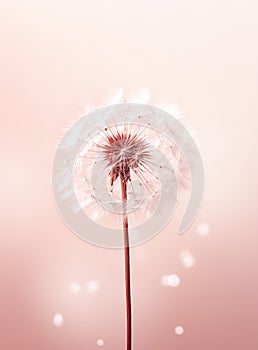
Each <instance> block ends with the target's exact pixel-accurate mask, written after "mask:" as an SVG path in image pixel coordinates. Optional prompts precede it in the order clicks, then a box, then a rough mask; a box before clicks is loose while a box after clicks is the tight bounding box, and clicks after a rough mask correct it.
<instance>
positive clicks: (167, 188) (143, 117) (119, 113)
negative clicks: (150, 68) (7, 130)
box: [53, 88, 202, 247]
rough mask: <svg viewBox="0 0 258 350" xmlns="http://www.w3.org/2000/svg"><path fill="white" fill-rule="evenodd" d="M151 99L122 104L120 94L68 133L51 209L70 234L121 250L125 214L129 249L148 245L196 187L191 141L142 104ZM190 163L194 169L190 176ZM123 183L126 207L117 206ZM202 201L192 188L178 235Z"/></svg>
mask: <svg viewBox="0 0 258 350" xmlns="http://www.w3.org/2000/svg"><path fill="white" fill-rule="evenodd" d="M150 97H151V96H150V93H149V91H148V90H147V89H143V90H141V91H139V92H137V93H136V94H135V95H134V96H129V97H128V98H127V100H129V101H130V102H129V103H127V102H126V97H125V94H124V89H123V88H120V89H119V90H118V91H116V92H115V94H114V95H113V96H110V98H109V105H108V106H105V107H103V108H99V109H96V110H94V111H92V112H90V113H88V114H87V115H86V116H84V117H82V118H81V119H80V120H79V121H78V122H76V123H75V124H74V125H73V126H72V127H71V128H70V129H68V131H67V132H66V134H65V136H64V137H63V139H62V140H61V142H60V144H59V147H58V150H57V152H56V157H55V162H54V167H53V189H54V195H55V199H56V201H57V206H58V208H59V209H60V212H61V214H62V215H64V216H66V218H67V220H65V221H66V223H67V224H68V226H69V227H72V230H73V231H74V232H75V233H77V234H78V235H79V236H80V237H81V238H83V239H86V240H89V241H90V242H93V243H95V244H97V245H101V246H102V245H104V246H107V245H109V244H110V246H112V247H115V246H119V247H121V246H122V243H123V242H122V239H121V235H120V234H119V232H120V231H119V230H121V216H122V215H123V213H125V212H126V213H127V215H128V218H129V221H130V238H131V242H132V245H136V244H137V242H139V241H142V242H143V241H146V240H147V239H149V238H151V237H152V236H154V235H155V234H156V233H158V232H159V231H160V230H161V229H162V227H164V226H165V225H166V224H167V222H168V220H169V219H170V218H171V217H172V215H173V212H174V209H175V207H176V205H177V203H178V202H179V200H180V196H181V193H182V190H183V189H187V188H189V184H190V182H192V183H193V182H195V183H196V181H199V182H200V184H201V185H200V186H199V187H200V188H201V187H202V163H201V161H200V155H199V153H198V150H197V149H196V147H195V144H194V141H193V140H192V138H191V135H190V134H189V132H188V131H187V130H186V128H185V127H184V126H183V125H182V124H181V123H180V122H179V121H178V120H177V119H176V118H175V117H174V116H173V115H170V114H168V113H167V112H165V111H164V110H161V109H159V108H156V107H152V106H150V105H146V104H145V103H147V102H149V101H150ZM171 110H173V109H171ZM175 114H176V112H175ZM196 154H197V155H196ZM195 164H197V167H196V168H197V170H198V169H200V171H199V172H198V171H196V173H194V172H193V167H194V166H195ZM198 167H199V168H198ZM118 180H119V181H118ZM121 181H122V183H123V182H124V183H126V185H127V199H126V203H122V201H121ZM197 187H198V186H197ZM201 195H202V191H201V189H200V190H199V189H198V188H197V191H195V192H193V195H191V198H190V201H191V202H194V203H192V204H191V205H190V201H189V205H188V208H187V211H186V213H185V215H184V218H183V221H182V225H181V226H183V228H185V227H187V225H189V222H191V221H192V220H193V217H194V215H195V212H197V209H198V205H199V203H200V200H201ZM195 203H197V204H195ZM66 218H65V219H66ZM88 219H90V220H88ZM91 223H96V224H98V225H95V226H94V225H93V226H92V224H91ZM101 226H102V227H103V230H102V229H100V227H101ZM90 227H91V229H90ZM93 227H95V228H96V230H98V234H97V235H94V230H93ZM104 228H105V230H104ZM106 229H108V230H106ZM86 237H88V238H86ZM107 237H111V238H110V239H109V238H107ZM148 237H149V238H148ZM97 241H98V242H99V243H97ZM108 241H109V243H107V242H108Z"/></svg>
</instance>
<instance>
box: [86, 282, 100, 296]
mask: <svg viewBox="0 0 258 350" xmlns="http://www.w3.org/2000/svg"><path fill="white" fill-rule="evenodd" d="M86 289H87V291H88V292H89V293H94V292H97V291H98V290H99V282H98V281H89V282H87V283H86Z"/></svg>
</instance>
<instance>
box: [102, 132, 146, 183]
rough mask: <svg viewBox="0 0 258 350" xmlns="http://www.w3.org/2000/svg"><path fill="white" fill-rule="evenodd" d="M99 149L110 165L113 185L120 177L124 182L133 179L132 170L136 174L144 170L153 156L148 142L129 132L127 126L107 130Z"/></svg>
mask: <svg viewBox="0 0 258 350" xmlns="http://www.w3.org/2000/svg"><path fill="white" fill-rule="evenodd" d="M99 149H100V151H101V152H102V153H103V157H104V160H105V161H106V162H107V165H108V166H109V167H110V172H109V177H110V184H111V186H113V184H114V182H115V181H116V179H117V178H118V177H120V178H121V180H122V181H123V182H128V181H131V170H132V171H134V172H135V173H136V174H137V173H138V172H140V171H142V170H143V169H144V168H145V167H146V163H147V162H148V161H149V159H150V157H151V154H150V151H149V144H148V142H146V140H145V139H144V138H142V137H141V136H138V135H137V134H132V133H131V132H129V131H128V130H127V128H126V127H125V128H124V129H123V130H122V131H119V130H116V131H115V132H114V131H112V130H111V129H109V130H105V136H104V138H103V140H102V142H101V143H100V145H99Z"/></svg>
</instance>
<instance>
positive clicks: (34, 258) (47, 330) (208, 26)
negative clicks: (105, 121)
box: [0, 0, 258, 350]
mask: <svg viewBox="0 0 258 350" xmlns="http://www.w3.org/2000/svg"><path fill="white" fill-rule="evenodd" d="M257 10H258V4H257V1H253V0H248V1H246V0H245V1H244V0H237V1H230V0H223V1H222V0H220V1H212V0H199V1H191V0H188V1H186V0H181V1H179V0H178V1H169V0H167V1H165V0H160V1H150V0H149V1H147V0H140V1H139V0H138V1H136V0H131V1H115V0H109V1H99V0H94V1H93V0H92V1H87V0H84V1H83V0H81V1H79V0H74V1H71V0H62V1H61V0H54V1H50V0H45V1H43V0H37V1H32V0H31V1H29V0H20V1H18V0H16V1H15V0H13V1H9V2H7V1H2V2H1V12H0V28H1V39H0V45H1V76H0V77H1V78H0V89H1V104H0V109H1V138H0V150H1V192H0V193H1V204H0V206H1V223H0V225H1V228H0V234H1V245H0V262H1V263H0V270H1V272H0V278H1V286H0V310H1V311H0V348H1V349H3V350H21V349H22V350H35V349H37V350H46V349H49V350H59V349H60V350H82V349H89V350H93V349H97V348H99V346H98V345H97V339H99V338H101V339H103V341H104V345H103V348H105V349H110V350H120V349H123V348H124V295H123V293H124V289H123V288H124V287H123V255H122V251H112V250H105V249H100V248H97V247H94V246H91V245H88V244H87V243H85V242H83V241H81V240H79V239H78V238H77V237H75V236H74V235H73V234H72V233H71V232H69V231H68V230H67V228H66V227H65V226H64V224H63V222H62V220H61V219H60V218H59V216H58V214H57V211H56V209H55V206H54V203H53V199H52V194H51V167H52V160H53V156H54V151H55V145H56V144H57V142H58V139H59V137H60V136H61V135H62V128H63V127H65V126H67V125H69V124H70V123H71V121H72V120H73V119H74V118H76V117H77V116H79V115H81V114H82V113H83V111H84V109H85V106H86V105H87V103H88V102H89V103H93V104H95V105H102V104H104V103H105V102H106V100H107V97H108V95H109V93H110V92H112V91H113V90H114V89H116V88H117V87H119V86H120V85H124V86H125V88H126V90H127V91H128V93H131V92H133V91H135V90H137V89H138V88H141V87H148V88H149V89H150V90H151V92H152V95H153V99H152V101H153V103H155V101H159V100H160V99H163V98H167V99H168V100H170V101H172V102H176V103H177V104H178V105H179V106H180V107H181V109H182V110H183V111H184V112H185V118H184V121H185V123H186V125H189V124H190V125H192V126H193V128H194V129H195V130H196V131H197V136H198V139H199V140H200V144H201V152H202V155H203V159H204V163H205V168H206V192H205V198H204V203H203V207H202V210H201V212H200V215H199V217H198V219H197V220H196V222H195V223H194V225H193V226H192V228H191V229H190V230H189V231H188V232H187V234H186V235H184V236H182V237H179V236H177V235H176V230H177V225H178V222H179V220H178V218H175V220H174V221H172V222H171V223H170V225H169V226H168V227H167V228H166V229H165V230H164V231H163V232H162V233H160V234H159V235H158V236H157V237H156V238H155V239H153V240H151V241H150V242H148V243H147V244H145V245H143V246H141V247H139V248H135V249H133V252H132V265H133V311H134V349H135V350H137V349H139V350H143V349H151V350H156V349H162V350H166V349H177V350H186V349H194V350H218V349H220V350H255V349H257V347H258V336H257V321H258V313H257V306H258V305H257V302H258V282H257V272H258V271H257V270H258V267H257V266H258V254H257V243H258V238H257V232H258V230H257V226H258V220H257V214H256V211H257V204H258V200H257V190H258V188H257V187H258V186H257V146H258V141H257V136H256V135H257V126H258V125H257V124H258V121H257V112H258V102H257V76H258V72H257V66H258V64H257V62H258V57H257V56H258V40H257V31H258V29H257ZM203 222H207V223H208V224H209V226H210V234H209V235H207V236H206V237H201V236H200V235H198V234H197V228H198V225H199V224H200V223H203ZM183 249H188V250H189V251H190V252H191V253H192V254H193V256H194V257H195V259H196V264H195V266H194V267H193V268H192V269H185V268H184V267H183V266H182V264H181V262H180V259H179V254H180V251H181V250H183ZM173 273H175V274H177V275H179V276H180V279H181V284H180V285H179V286H178V287H176V288H173V287H164V286H162V285H161V283H160V280H161V277H162V276H163V275H166V274H173ZM91 280H97V281H98V282H99V290H97V291H96V292H89V291H87V289H86V288H85V284H86V283H87V282H88V281H91ZM73 282H77V283H79V284H80V285H81V290H80V292H79V293H78V294H77V295H75V294H72V293H71V291H70V289H69V286H70V284H71V283H73ZM56 313H61V314H62V315H63V317H64V324H63V326H62V327H55V326H54V325H53V322H52V319H53V316H54V314H56ZM176 326H182V327H184V334H183V335H182V336H177V335H176V334H175V332H174V328H175V327H176Z"/></svg>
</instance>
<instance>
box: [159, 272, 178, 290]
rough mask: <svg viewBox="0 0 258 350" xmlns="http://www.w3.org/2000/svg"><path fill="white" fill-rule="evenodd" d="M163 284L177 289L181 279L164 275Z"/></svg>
mask: <svg viewBox="0 0 258 350" xmlns="http://www.w3.org/2000/svg"><path fill="white" fill-rule="evenodd" d="M161 284H162V285H163V286H165V287H177V286H179V284H180V278H179V277H178V276H177V275H174V274H172V275H164V276H162V278H161Z"/></svg>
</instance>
